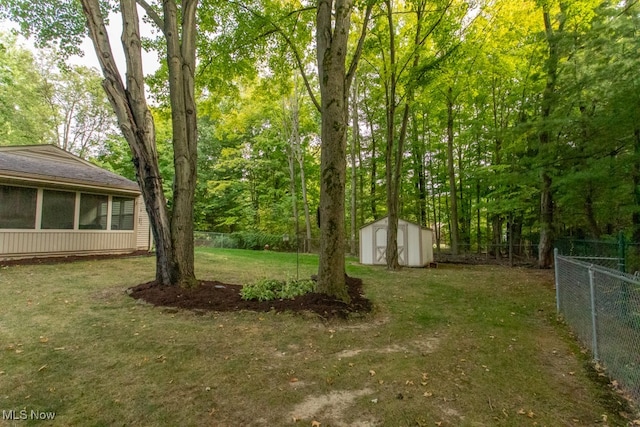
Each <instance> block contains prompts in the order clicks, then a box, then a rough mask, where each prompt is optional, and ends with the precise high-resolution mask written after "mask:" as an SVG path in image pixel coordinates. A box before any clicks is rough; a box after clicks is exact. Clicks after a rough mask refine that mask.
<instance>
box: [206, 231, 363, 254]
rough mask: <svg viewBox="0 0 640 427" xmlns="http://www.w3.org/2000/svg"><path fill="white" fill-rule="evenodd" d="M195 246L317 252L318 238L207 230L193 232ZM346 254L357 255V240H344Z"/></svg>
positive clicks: (318, 248) (318, 249) (318, 247)
mask: <svg viewBox="0 0 640 427" xmlns="http://www.w3.org/2000/svg"><path fill="white" fill-rule="evenodd" d="M194 244H195V246H196V247H208V248H221V249H253V250H265V249H266V250H272V251H279V252H301V253H315V254H317V253H319V252H320V239H317V238H311V239H307V238H306V236H303V235H299V236H296V235H295V234H293V235H291V234H268V233H261V232H246V231H241V232H236V233H215V232H209V231H196V232H194ZM344 247H345V250H346V251H347V254H349V255H353V256H357V254H358V241H357V240H356V241H355V242H354V244H353V247H352V243H351V240H349V239H347V240H345V246H344Z"/></svg>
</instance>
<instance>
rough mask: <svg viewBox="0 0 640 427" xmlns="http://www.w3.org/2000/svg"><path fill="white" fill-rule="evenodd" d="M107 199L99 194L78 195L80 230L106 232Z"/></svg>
mask: <svg viewBox="0 0 640 427" xmlns="http://www.w3.org/2000/svg"><path fill="white" fill-rule="evenodd" d="M108 205H109V197H107V196H102V195H99V194H85V193H82V194H81V195H80V225H79V228H80V229H81V230H106V229H107V207H108Z"/></svg>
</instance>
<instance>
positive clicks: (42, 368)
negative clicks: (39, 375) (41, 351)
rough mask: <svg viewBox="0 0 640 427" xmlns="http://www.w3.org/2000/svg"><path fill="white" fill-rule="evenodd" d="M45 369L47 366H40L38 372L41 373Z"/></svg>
mask: <svg viewBox="0 0 640 427" xmlns="http://www.w3.org/2000/svg"><path fill="white" fill-rule="evenodd" d="M46 368H47V365H42V366H40V369H38V372H41V371H43V370H45V369H46Z"/></svg>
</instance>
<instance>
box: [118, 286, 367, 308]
mask: <svg viewBox="0 0 640 427" xmlns="http://www.w3.org/2000/svg"><path fill="white" fill-rule="evenodd" d="M346 282H347V288H348V292H349V296H350V297H351V303H349V304H346V303H344V302H342V301H338V300H336V299H334V298H331V297H329V296H327V295H324V294H317V293H309V294H306V295H302V296H299V297H296V298H294V299H284V300H273V301H254V300H250V301H246V300H243V299H242V298H241V297H240V289H241V288H242V286H241V285H231V284H228V283H221V282H216V281H206V280H203V281H200V284H199V286H196V287H193V288H188V289H185V288H181V287H178V286H160V285H158V284H157V283H156V282H155V281H154V282H149V283H143V284H141V285H138V286H135V287H133V288H130V289H129V294H130V295H131V296H132V297H133V298H136V299H141V300H144V301H146V302H148V303H150V304H153V305H155V306H162V307H176V308H181V309H190V310H196V311H237V310H251V311H258V312H267V311H276V312H284V311H290V312H312V313H316V314H318V315H319V316H321V317H324V318H334V317H339V318H347V317H350V316H353V315H354V314H355V315H357V314H366V313H368V312H370V311H371V308H372V305H371V301H369V300H368V299H366V298H365V297H364V295H363V294H362V280H361V279H358V278H355V277H348V276H347V277H346Z"/></svg>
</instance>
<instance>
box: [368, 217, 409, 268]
mask: <svg viewBox="0 0 640 427" xmlns="http://www.w3.org/2000/svg"><path fill="white" fill-rule="evenodd" d="M407 240H408V239H407V225H406V224H400V225H398V263H399V264H400V265H407ZM373 255H374V258H373V263H374V264H386V263H387V227H386V226H383V227H379V228H375V229H374V230H373Z"/></svg>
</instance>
